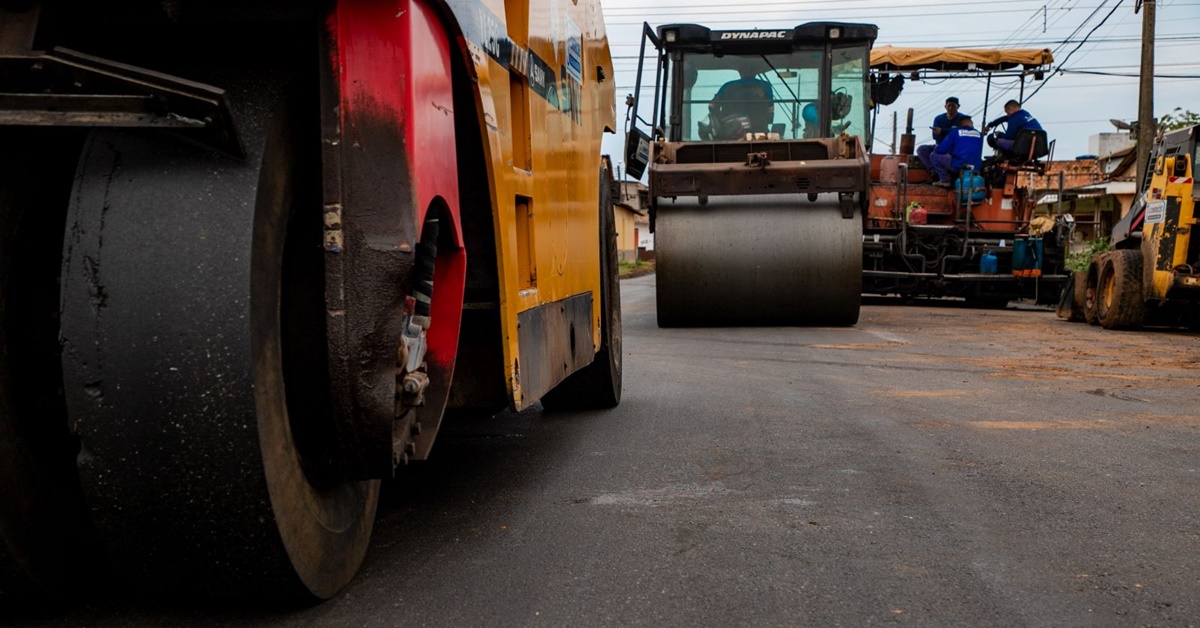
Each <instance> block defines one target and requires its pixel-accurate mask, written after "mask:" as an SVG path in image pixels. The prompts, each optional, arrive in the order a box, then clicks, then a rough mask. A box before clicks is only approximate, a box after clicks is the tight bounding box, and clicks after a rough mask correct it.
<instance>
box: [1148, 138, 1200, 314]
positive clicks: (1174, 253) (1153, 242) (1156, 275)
mask: <svg viewBox="0 0 1200 628" xmlns="http://www.w3.org/2000/svg"><path fill="white" fill-rule="evenodd" d="M1192 159H1193V156H1192V155H1189V154H1186V153H1184V154H1177V155H1168V156H1160V157H1159V158H1158V160H1157V161H1156V163H1155V165H1154V176H1153V179H1152V180H1151V183H1150V190H1149V192H1148V194H1149V196H1148V198H1147V201H1146V202H1147V208H1146V218H1145V223H1144V224H1143V226H1142V254H1143V258H1144V260H1145V266H1144V273H1143V277H1144V279H1143V289H1144V290H1145V296H1146V299H1147V300H1165V299H1167V298H1169V297H1170V296H1172V292H1174V291H1175V290H1176V289H1192V290H1194V289H1196V288H1197V287H1200V280H1198V279H1197V276H1196V272H1197V269H1194V268H1192V267H1191V266H1190V264H1189V262H1188V259H1189V257H1188V253H1189V248H1190V244H1191V238H1192V232H1193V230H1194V229H1195V228H1196V212H1195V209H1196V201H1195V197H1194V196H1193V190H1194V189H1195V179H1194V177H1193V175H1192Z"/></svg>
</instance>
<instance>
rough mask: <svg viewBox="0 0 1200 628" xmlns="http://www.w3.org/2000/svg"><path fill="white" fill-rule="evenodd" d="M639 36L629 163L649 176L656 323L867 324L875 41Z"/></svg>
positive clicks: (735, 34)
mask: <svg viewBox="0 0 1200 628" xmlns="http://www.w3.org/2000/svg"><path fill="white" fill-rule="evenodd" d="M643 33H644V37H643V40H642V56H641V62H640V64H639V71H638V84H637V85H638V88H637V91H636V92H635V96H634V99H633V100H632V102H631V106H630V111H631V115H630V117H629V128H628V130H627V131H628V135H627V147H626V151H625V152H626V154H625V163H626V165H627V168H628V172H629V174H630V176H632V177H634V178H640V177H641V176H642V174H643V170H644V169H645V168H647V167H648V169H649V188H650V217H651V223H650V226H651V229H652V230H653V231H654V234H655V249H656V258H657V275H658V277H657V303H658V324H659V325H660V326H664V327H670V326H679V325H853V324H854V323H856V322H857V321H858V314H859V307H860V304H861V296H860V294H861V288H862V250H863V249H862V228H863V216H864V212H865V209H866V202H867V197H868V189H869V185H870V180H869V178H868V173H869V160H868V155H867V152H866V150H865V149H864V146H863V141H862V139H861V138H862V137H865V136H866V131H867V111H868V99H867V93H868V92H867V87H868V82H867V72H868V66H869V62H870V57H869V54H870V50H871V45H872V42H873V41H874V40H875V37H876V34H877V29H876V27H875V26H873V25H868V24H843V23H832V22H820V23H810V24H804V25H801V26H797V27H795V28H789V29H781V30H746V31H715V30H710V29H708V28H706V27H704V26H698V25H695V24H670V25H666V26H660V27H659V28H658V29H657V31H655V30H653V29H651V28H650V26H649V25H645V27H644V29H643ZM647 42H648V43H650V44H651V45H652V46H653V51H652V52H651V53H650V55H647V47H646V44H647ZM647 60H649V61H650V63H651V66H650V67H649V68H647V66H646V65H645V62H646V61H647ZM643 69H650V70H651V71H652V72H653V77H647V84H648V85H652V86H653V88H652V94H653V97H652V98H646V97H645V96H644V95H643V94H642V90H641V86H642V84H643V83H642V81H643V77H642V70H643ZM646 103H649V104H651V108H650V109H649V110H648V112H649V115H648V117H647V116H643V115H640V114H641V113H642V112H643V110H644V109H643V107H642V105H643V104H646Z"/></svg>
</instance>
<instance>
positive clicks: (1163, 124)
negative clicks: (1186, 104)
mask: <svg viewBox="0 0 1200 628" xmlns="http://www.w3.org/2000/svg"><path fill="white" fill-rule="evenodd" d="M1197 124H1200V113H1195V112H1192V111H1190V110H1186V111H1185V110H1184V109H1183V107H1176V108H1175V110H1174V111H1172V112H1171V113H1168V114H1166V115H1164V116H1163V117H1162V118H1159V120H1158V127H1159V128H1160V129H1163V130H1164V131H1174V130H1175V129H1182V128H1185V127H1189V126H1195V125H1197Z"/></svg>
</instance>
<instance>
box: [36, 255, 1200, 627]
mask: <svg viewBox="0 0 1200 628" xmlns="http://www.w3.org/2000/svg"><path fill="white" fill-rule="evenodd" d="M623 298H624V301H625V317H624V329H625V351H626V355H625V358H626V359H625V396H624V401H623V403H622V404H621V406H620V407H619V408H617V409H615V410H612V411H606V412H590V413H577V414H548V413H542V412H541V411H540V410H536V409H535V410H532V411H528V412H525V413H522V414H519V415H511V414H506V415H501V416H500V417H497V418H495V419H491V420H488V421H471V422H463V421H460V422H458V423H455V424H453V425H451V426H450V427H449V428H447V431H446V432H445V433H444V435H443V436H442V437H440V440H439V443H438V445H437V447H436V448H435V450H434V457H433V459H432V460H431V461H429V462H428V463H426V464H424V465H420V466H417V467H414V468H412V469H410V471H411V472H409V473H406V474H405V476H404V477H403V478H402V479H401V480H400V481H397V482H394V483H392V484H390V485H389V486H388V487H387V490H386V492H385V503H384V504H382V505H381V507H380V514H379V517H378V522H377V524H376V537H375V541H374V544H373V546H372V548H371V551H370V553H369V554H368V557H367V562H366V564H365V566H364V568H363V571H362V573H361V574H360V575H359V577H358V579H357V580H356V581H355V582H354V583H353V584H352V585H351V586H350V588H349V589H347V590H346V591H345V592H344V593H343V594H341V595H340V596H338V597H337V598H335V599H333V600H330V601H329V602H326V603H324V604H321V605H319V606H315V607H311V608H306V609H300V610H294V609H293V610H286V611H279V610H270V609H213V608H211V607H209V608H202V609H179V608H166V609H163V608H154V607H148V606H147V605H146V603H145V601H143V600H132V601H126V602H121V603H118V604H115V605H114V607H112V608H88V609H82V610H73V611H58V610H46V611H45V612H43V613H32V614H31V615H28V616H25V617H23V620H25V621H27V622H28V623H31V624H51V625H89V626H102V625H164V624H178V623H189V624H224V625H235V624H236V625H241V624H249V625H272V626H273V625H281V626H282V625H289V626H290V625H313V626H400V625H413V626H420V625H431V626H485V625H486V626H492V625H497V626H541V625H544V626H609V625H651V626H697V625H703V626H727V625H730V626H738V625H741V626H799V625H812V626H863V625H871V624H882V623H898V624H906V625H926V626H1006V627H1007V626H1185V625H1195V624H1200V418H1198V417H1197V412H1196V409H1197V399H1198V397H1200V378H1198V377H1197V375H1200V336H1198V335H1196V334H1190V333H1181V332H1153V333H1144V332H1106V331H1103V330H1101V329H1099V328H1095V327H1089V326H1087V325H1083V324H1074V323H1066V322H1063V321H1059V320H1057V319H1055V318H1054V316H1053V314H1051V313H1047V312H1040V311H1036V312H1031V311H1016V310H1004V311H995V310H977V309H967V308H961V307H952V306H940V307H932V306H928V305H926V306H907V307H904V306H899V305H896V304H892V302H887V301H876V302H874V304H870V305H868V306H866V307H864V310H863V316H862V320H861V322H860V323H859V325H858V326H856V327H853V328H845V329H835V328H821V329H791V328H770V329H659V328H657V327H656V325H655V317H654V277H653V276H649V277H641V278H637V279H631V280H627V281H625V282H623Z"/></svg>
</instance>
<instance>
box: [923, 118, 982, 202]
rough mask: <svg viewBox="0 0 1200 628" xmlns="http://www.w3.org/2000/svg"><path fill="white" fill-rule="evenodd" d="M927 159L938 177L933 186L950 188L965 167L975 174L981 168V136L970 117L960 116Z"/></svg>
mask: <svg viewBox="0 0 1200 628" xmlns="http://www.w3.org/2000/svg"><path fill="white" fill-rule="evenodd" d="M929 159H930V161H931V162H932V164H933V171H934V174H936V175H937V177H938V180H937V182H935V183H934V185H937V186H941V187H947V188H948V187H951V186H952V185H953V184H952V183H951V182H952V181H953V180H954V179H955V178H957V177H958V175H959V173H960V172H961V171H962V170H963V169H964V168H966V167H967V166H971V167H972V168H974V169H975V171H976V172H978V171H979V169H980V168H981V167H982V165H983V163H982V160H983V134H982V133H980V132H979V131H978V130H976V129H975V124H974V123H973V122H972V121H971V117H970V116H966V115H964V116H960V120H959V125H958V126H957V127H954V128H953V129H951V130H950V133H949V134H948V135H946V139H944V140H942V141H941V142H940V143H938V145H937V148H935V149H934V150H933V154H932V155H930V157H929Z"/></svg>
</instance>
